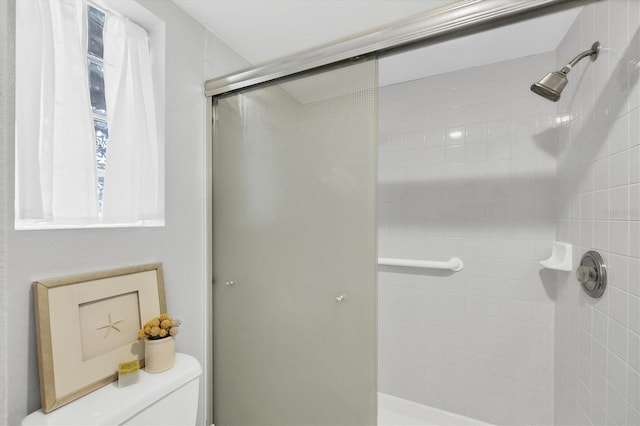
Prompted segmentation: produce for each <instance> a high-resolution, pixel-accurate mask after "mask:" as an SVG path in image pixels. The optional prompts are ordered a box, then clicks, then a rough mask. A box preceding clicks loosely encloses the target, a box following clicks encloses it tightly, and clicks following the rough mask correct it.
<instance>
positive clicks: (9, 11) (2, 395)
mask: <svg viewBox="0 0 640 426" xmlns="http://www.w3.org/2000/svg"><path fill="white" fill-rule="evenodd" d="M13 6H14V3H13V2H0V165H1V166H0V424H8V397H9V388H8V386H7V383H8V375H9V371H8V365H7V358H8V354H7V352H8V347H7V346H8V338H7V330H8V323H7V319H8V312H7V306H8V301H7V296H6V295H7V289H6V282H7V279H6V278H7V239H6V230H7V223H8V222H7V221H8V220H9V219H8V217H7V214H8V211H9V208H8V204H9V200H11V196H10V191H9V182H10V179H9V176H10V173H9V169H10V168H9V167H6V166H5V165H6V164H8V163H9V158H10V157H9V151H10V149H9V146H10V145H11V144H10V143H8V141H10V140H13V133H14V127H13V125H12V124H13V118H12V117H13V114H14V113H13V109H14V108H13V96H11V95H10V94H11V93H13V87H14V81H15V79H14V68H15V67H14V65H13V64H14V59H13V58H14V53H13V50H14V44H15V43H14V36H13V34H14V33H15V31H14V24H13V22H14V21H13V20H12V19H11V18H12V16H13V15H14V12H13V9H14V7H13Z"/></svg>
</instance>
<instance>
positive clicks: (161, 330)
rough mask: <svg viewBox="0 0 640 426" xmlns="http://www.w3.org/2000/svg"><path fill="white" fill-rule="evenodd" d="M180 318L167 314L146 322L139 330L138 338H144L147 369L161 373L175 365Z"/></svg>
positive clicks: (149, 371) (150, 371) (147, 370)
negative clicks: (176, 339) (176, 338)
mask: <svg viewBox="0 0 640 426" xmlns="http://www.w3.org/2000/svg"><path fill="white" fill-rule="evenodd" d="M179 327H180V320H178V319H175V318H171V317H170V316H169V315H167V314H160V316H159V317H156V318H153V319H152V320H150V321H148V322H147V323H145V325H144V326H143V327H142V328H141V329H140V331H138V339H144V357H145V371H146V372H147V373H160V372H162V371H165V370H168V369H169V368H171V367H173V364H174V363H175V360H176V343H175V340H174V339H173V336H175V335H176V334H178V330H179Z"/></svg>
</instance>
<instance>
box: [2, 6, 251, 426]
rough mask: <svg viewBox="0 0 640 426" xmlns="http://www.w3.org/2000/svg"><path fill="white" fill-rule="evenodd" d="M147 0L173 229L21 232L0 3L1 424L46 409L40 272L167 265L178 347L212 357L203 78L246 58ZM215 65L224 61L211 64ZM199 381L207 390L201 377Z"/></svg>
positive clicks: (9, 57) (7, 31)
mask: <svg viewBox="0 0 640 426" xmlns="http://www.w3.org/2000/svg"><path fill="white" fill-rule="evenodd" d="M140 3H141V4H142V5H143V6H145V7H146V8H147V9H149V10H150V11H151V12H153V13H154V14H156V15H157V16H159V17H160V18H161V19H162V20H164V21H165V23H166V77H165V78H166V80H165V81H166V120H165V123H166V129H165V131H166V148H165V153H166V163H165V170H166V216H165V217H166V226H164V227H162V228H127V229H90V230H49V231H21V232H16V231H14V230H13V213H12V211H13V168H14V166H13V137H14V136H13V116H14V111H13V105H14V99H13V96H14V95H13V76H14V65H13V64H14V56H13V52H12V50H13V45H14V38H15V28H14V26H15V24H14V22H15V20H14V13H15V1H2V2H0V47H1V48H2V50H1V51H0V58H1V59H2V61H1V65H0V85H1V86H0V88H1V89H2V90H0V138H1V139H0V173H2V177H1V178H0V203H1V204H2V205H1V208H0V225H1V226H2V229H0V232H1V233H2V235H1V236H2V240H1V242H0V280H1V281H0V304H2V305H1V309H0V315H1V316H0V334H1V335H0V424H19V423H20V420H21V419H22V418H23V417H24V416H26V415H27V414H28V413H30V412H32V411H34V410H37V409H38V408H39V407H40V399H39V398H40V395H39V394H40V392H39V381H38V365H37V351H36V339H35V326H34V312H33V299H32V295H31V282H32V281H34V280H36V279H42V278H52V277H57V276H63V275H69V274H76V273H83V272H90V271H96V270H105V269H111V268H118V267H122V266H128V265H136V264H144V263H148V262H163V264H164V272H165V286H166V294H167V305H168V308H169V310H170V312H171V313H172V314H173V315H175V316H177V317H179V318H180V319H182V321H183V327H182V331H181V334H180V335H179V336H178V338H177V349H178V350H179V351H181V352H185V353H189V354H191V355H193V356H195V357H196V358H198V359H199V360H200V362H201V363H202V364H203V365H204V364H205V362H204V361H205V352H206V350H207V349H206V348H205V345H206V335H205V305H206V298H205V288H206V287H205V286H206V285H207V282H206V280H205V265H206V264H207V257H206V253H207V252H206V250H207V247H206V241H205V235H206V232H205V219H206V218H205V200H206V195H205V176H206V174H205V159H206V157H205V118H204V117H205V98H204V96H203V83H204V80H205V79H206V78H210V77H213V75H211V74H207V75H205V72H211V73H213V72H216V71H220V70H221V69H225V67H226V69H228V70H229V71H233V70H232V69H230V67H231V66H232V65H233V66H235V65H238V64H241V63H242V62H243V61H242V59H241V58H239V57H238V56H237V55H236V54H235V53H234V52H233V51H231V50H230V49H229V48H228V47H226V46H224V45H223V44H222V43H220V42H219V41H217V40H215V37H213V36H212V35H211V34H208V33H207V31H206V30H205V29H204V28H203V27H202V26H201V25H200V24H198V23H197V22H196V21H195V20H193V19H192V18H191V17H189V16H187V15H186V14H185V13H184V12H182V10H181V9H179V8H178V7H176V6H175V5H174V4H173V3H172V2H170V1H167V0H164V1H156V0H141V1H140ZM212 64H220V65H216V66H217V67H218V68H216V69H213V68H212ZM222 64H224V65H222ZM229 64H232V65H229ZM5 88H8V90H6V91H5ZM5 342H7V344H6V345H5ZM201 383H202V390H204V380H203V381H202V382H201ZM9 389H10V390H11V392H9ZM204 398H205V395H204V392H201V400H200V407H199V413H198V422H199V424H204V423H205V419H204V407H205V404H204Z"/></svg>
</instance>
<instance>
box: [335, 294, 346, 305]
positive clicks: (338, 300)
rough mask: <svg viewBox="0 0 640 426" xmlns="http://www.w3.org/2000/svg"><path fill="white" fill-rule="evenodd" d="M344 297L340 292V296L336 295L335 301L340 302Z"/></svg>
mask: <svg viewBox="0 0 640 426" xmlns="http://www.w3.org/2000/svg"><path fill="white" fill-rule="evenodd" d="M346 298H347V295H346V294H341V295H340V296H338V297H336V303H342V301H343V300H344V299H346Z"/></svg>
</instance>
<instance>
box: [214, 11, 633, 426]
mask: <svg viewBox="0 0 640 426" xmlns="http://www.w3.org/2000/svg"><path fill="white" fill-rule="evenodd" d="M584 3H587V4H586V5H585V6H583V7H579V8H574V9H569V10H566V11H564V12H562V13H560V12H557V11H556V9H557V8H558V7H560V8H563V7H564V8H566V7H567V6H572V5H573V6H575V5H576V4H584ZM525 6H527V7H533V8H534V9H536V8H537V9H536V10H537V12H536V13H535V15H536V16H535V18H536V19H537V18H540V19H542V18H545V17H546V18H550V19H552V20H553V19H556V18H557V19H558V20H556V21H554V22H555V24H558V23H559V22H564V26H563V27H562V28H561V32H560V33H559V34H560V35H559V38H558V40H557V41H556V43H555V44H554V45H553V47H551V48H546V49H539V50H537V51H536V50H535V49H534V48H533V47H530V46H529V45H534V44H535V41H536V40H537V38H539V37H533V36H532V37H525V36H523V34H525V33H526V29H527V25H529V24H530V23H531V22H533V20H532V19H526V20H525V19H520V18H523V16H522V15H523V14H524V12H531V11H532V9H526V7H525ZM534 6H535V7H534ZM520 7H522V9H518V8H520ZM546 7H550V9H547V11H548V10H551V9H553V10H554V11H555V12H554V13H553V14H548V15H545V14H542V13H540V11H541V10H543V9H544V8H546ZM491 8H494V9H491ZM499 11H502V12H504V13H505V15H502V18H505V17H508V19H507V20H506V21H503V20H498V21H491V19H493V18H495V17H496V16H499V15H500V13H499ZM538 15H545V16H538ZM561 15H562V16H561ZM514 17H517V20H518V22H514V20H516V18H514ZM526 18H531V16H530V15H527V16H526ZM421 19H423V20H424V21H423V20H421ZM421 19H415V20H409V21H407V22H405V25H398V26H396V27H394V28H395V29H398V28H401V29H404V30H406V31H408V32H409V33H411V34H414V35H415V34H419V35H418V36H415V37H416V38H415V39H411V37H407V36H406V34H404V35H400V34H397V33H394V32H393V31H391V32H389V31H387V32H384V31H383V32H382V33H383V34H382V35H381V33H373V34H370V35H368V38H366V41H367V43H365V44H366V46H368V47H367V48H370V50H367V49H366V48H365V47H363V45H362V44H359V43H360V42H361V40H360V39H358V40H360V41H358V40H355V41H354V40H351V41H348V42H346V45H343V47H344V49H343V52H342V53H340V54H336V53H335V52H334V51H333V50H332V48H331V46H325V47H323V48H320V49H318V50H316V51H314V52H303V53H302V54H301V55H300V56H299V58H297V59H296V58H293V59H291V60H289V61H283V62H281V63H278V64H274V65H272V66H266V67H258V68H256V69H253V70H249V71H247V72H244V73H241V74H239V76H240V77H233V76H230V77H227V78H223V79H219V80H216V81H212V82H209V83H208V85H207V90H208V94H209V95H211V96H214V100H215V101H214V105H215V125H214V133H215V134H214V137H213V141H214V153H213V158H214V179H213V183H214V230H213V232H214V251H215V253H214V262H213V267H214V275H215V278H216V282H215V284H214V308H213V312H214V337H213V344H214V368H213V371H214V399H215V403H214V419H215V423H216V424H327V425H328V424H375V421H376V420H375V418H376V392H378V391H379V392H381V393H382V394H383V396H382V398H381V399H380V400H384V401H391V403H392V405H393V409H394V410H395V408H396V407H401V406H402V407H409V408H408V410H410V412H405V413H404V414H400V417H396V418H395V419H393V420H390V422H391V424H404V423H402V422H406V424H444V423H442V422H444V421H445V420H442V417H438V419H433V420H429V419H418V418H417V417H415V416H414V415H413V414H415V413H416V412H417V409H416V408H415V407H416V406H414V405H411V404H413V403H419V404H422V405H424V406H428V407H432V408H435V409H436V410H435V412H437V414H436V415H437V416H440V415H442V414H443V412H442V411H438V410H446V411H449V412H453V413H456V415H454V416H453V420H452V422H454V424H460V423H468V424H472V423H473V424H481V423H482V422H485V423H490V424H538V425H547V424H554V423H555V424H640V414H639V413H640V397H639V395H640V349H639V347H640V287H639V285H640V284H639V283H640V245H638V243H637V241H640V225H638V224H639V223H640V222H639V221H638V219H639V217H638V214H637V211H638V209H640V174H639V173H638V170H639V169H640V146H639V143H640V142H638V141H639V140H640V136H638V134H639V132H640V130H639V129H640V127H638V123H640V95H639V93H640V90H639V89H638V87H637V80H638V71H639V69H638V67H637V64H638V62H640V42H639V41H638V40H639V36H638V27H640V6H638V4H637V2H634V1H601V2H596V3H590V2H563V1H521V2H494V1H491V0H488V1H481V2H474V1H463V2H459V3H457V4H456V5H454V6H451V7H447V8H443V9H441V10H439V11H435V12H433V13H432V14H430V15H429V14H428V15H425V16H423V17H422V18H421ZM423 22H429V24H428V25H426V26H424V27H423V26H421V25H422V24H421V23H423ZM487 22H489V25H488V24H487ZM452 23H453V24H452ZM497 23H499V24H500V25H499V26H500V29H501V30H505V31H506V30H509V28H511V31H513V32H511V33H510V36H507V37H504V40H500V39H498V38H495V37H493V38H492V37H489V38H488V39H487V40H490V41H491V44H490V46H491V48H488V49H486V51H483V53H484V54H483V55H476V57H478V56H482V60H481V61H476V62H474V63H466V64H465V63H464V60H465V59H466V58H468V57H471V56H472V55H471V54H470V53H469V52H470V50H469V49H471V48H470V47H469V46H471V45H472V41H473V42H477V41H478V40H481V39H482V38H483V37H484V36H485V35H486V34H487V32H486V31H484V30H487V27H488V26H490V27H495V26H498V25H497ZM555 24H554V25H555ZM466 25H468V26H466ZM554 25H550V24H549V25H547V26H546V27H545V29H546V30H547V31H548V32H551V31H552V27H553V26H554ZM456 28H457V29H458V30H461V29H464V31H462V32H461V33H460V34H456V33H455V31H456ZM437 36H442V37H440V38H435V39H434V38H433V37H437ZM430 37H432V38H431V39H430ZM422 39H426V40H427V41H426V43H425V44H421V45H414V46H413V48H412V49H408V48H407V47H406V46H404V47H403V49H396V48H397V47H398V45H400V44H403V43H407V40H409V41H411V40H413V41H415V40H422ZM399 40H404V41H402V42H401V41H399ZM509 40H518V45H519V49H520V50H519V54H516V55H512V56H510V57H509V58H504V57H503V58H499V55H497V53H500V52H504V51H506V50H507V47H506V45H507V44H506V42H507V41H509ZM596 40H598V41H599V42H600V44H601V46H600V50H599V53H598V60H597V61H587V60H584V61H581V62H580V63H577V61H579V59H578V57H576V60H574V61H572V62H573V63H572V64H571V65H572V67H573V71H572V72H571V82H570V84H569V85H567V86H566V87H564V82H563V81H561V80H562V78H560V77H562V76H556V77H557V79H554V80H553V81H550V80H548V79H547V80H544V79H543V83H544V82H545V81H546V82H547V83H549V84H546V86H544V87H545V90H546V89H548V88H549V87H550V88H552V89H554V90H555V92H554V93H551V92H545V94H546V95H548V96H546V97H547V98H548V99H544V98H543V97H539V96H536V95H535V94H534V93H531V91H530V85H531V82H533V81H537V80H538V79H539V78H540V77H541V76H543V75H545V74H547V73H548V72H549V71H553V70H557V69H561V68H562V67H563V66H564V65H565V64H566V63H567V62H566V61H567V60H568V59H569V58H572V57H574V56H575V55H576V53H577V52H580V51H583V50H584V49H585V48H587V47H589V46H592V44H593V43H594V41H596ZM502 43H505V44H502ZM371 46H374V47H371ZM456 46H457V48H462V49H463V50H460V51H456V50H454V48H456ZM422 48H424V49H425V52H429V50H428V49H431V48H433V50H431V51H430V52H432V53H431V54H430V55H429V54H428V55H427V61H428V60H432V61H433V63H436V65H441V64H442V62H445V61H437V60H436V57H437V56H436V55H435V53H433V52H436V51H437V50H438V49H440V51H445V52H450V53H449V55H450V57H451V58H452V63H453V62H456V61H457V62H456V63H457V64H458V66H450V67H449V69H446V66H445V67H444V68H443V67H440V68H437V69H438V70H439V71H437V72H432V73H431V74H425V75H417V74H415V73H414V74H412V72H413V71H414V68H417V67H414V66H412V65H411V62H410V61H413V63H414V64H418V63H419V60H418V59H417V58H418V57H419V55H418V52H419V51H420V50H422ZM464 49H467V50H464ZM528 49H529V50H528ZM455 52H458V53H455ZM414 53H415V55H414V56H412V55H413V54H414ZM583 53H587V52H583ZM368 54H372V55H374V56H376V57H378V58H379V62H378V67H379V70H378V73H376V72H375V68H376V65H375V61H366V60H365V61H364V62H358V61H356V63H355V65H349V66H347V67H344V68H343V67H340V66H336V64H335V62H341V64H340V65H344V63H343V62H342V61H344V60H347V59H349V58H353V57H358V60H359V61H362V60H363V58H362V56H367V55H368ZM341 55H342V56H341ZM402 55H406V56H405V59H409V65H405V66H403V67H400V68H401V72H400V73H399V74H398V75H401V77H398V78H395V77H394V78H391V79H389V78H387V77H386V76H388V75H390V74H391V73H389V71H390V70H391V69H392V68H393V67H392V66H391V65H390V64H392V63H393V62H394V59H397V58H399V57H400V56H402ZM589 55H590V54H589ZM579 56H580V55H579ZM585 56H588V55H585ZM394 57H396V58H394ZM318 58H320V59H318ZM322 58H324V59H322ZM423 58H424V57H423ZM323 60H326V61H325V62H323ZM309 64H311V65H309ZM328 64H334V65H333V66H335V68H332V69H329V70H326V69H325V70H323V71H326V74H325V73H324V72H323V73H320V74H304V76H303V77H302V78H303V79H301V80H299V79H298V78H286V79H284V80H282V79H280V78H282V77H285V76H287V75H289V74H293V73H298V72H302V71H305V70H306V69H313V68H315V67H318V66H325V65H328ZM445 65H446V64H445ZM353 67H355V68H353ZM361 69H363V70H365V71H364V74H363V75H364V76H365V77H362V78H363V79H364V80H363V81H362V82H361V83H357V81H358V78H360V77H358V74H359V73H360V71H359V70H361ZM367 69H368V70H367ZM352 70H353V71H352ZM334 72H336V73H338V74H336V75H337V81H336V80H333V81H332V82H329V81H330V80H332V79H330V78H328V76H329V75H332V73H334ZM340 73H341V74H340ZM564 74H565V77H566V72H565V73H564ZM556 77H554V78H556ZM307 78H308V79H309V80H305V79H307ZM563 78H564V77H563ZM273 79H276V80H275V81H274V82H273V83H272V84H270V85H266V82H269V81H272V80H273ZM372 79H373V80H372ZM365 83H366V84H365ZM552 83H553V84H552ZM253 84H259V86H257V87H253V86H252V85H253ZM376 86H380V87H379V89H376V90H372V87H376ZM560 86H562V87H560ZM561 90H563V91H562V98H560V99H555V98H556V96H555V95H559V92H560V91H561ZM365 93H366V95H364V94H365ZM552 98H553V99H552ZM550 100H557V102H550ZM376 106H377V111H376ZM365 116H366V120H365ZM369 120H372V121H369ZM371 123H373V124H371ZM376 130H377V132H376ZM376 133H377V134H376ZM376 150H377V151H378V155H377V156H376V152H375V151H376ZM376 157H378V164H377V165H376V164H375V160H376ZM376 169H377V170H376ZM376 175H377V176H376ZM367 179H369V180H367ZM376 186H377V197H376V189H375V187H376ZM376 203H377V206H376ZM376 211H377V215H378V217H377V222H376ZM376 228H377V230H376ZM376 235H377V239H378V241H377V253H376V250H375V248H376V247H375V245H376ZM556 241H560V242H563V243H566V244H570V245H572V246H573V258H572V259H571V260H572V261H573V265H574V268H573V269H574V270H575V266H576V265H577V264H578V260H579V259H580V256H581V255H582V254H583V253H584V252H586V251H588V250H597V251H599V252H600V253H601V254H603V257H604V259H605V261H606V262H607V267H608V268H609V269H608V272H609V274H610V277H609V278H610V282H609V286H608V287H607V289H606V291H605V292H604V294H603V295H602V298H600V299H592V298H591V297H590V296H589V295H587V294H586V293H585V292H584V291H582V289H581V287H580V285H579V284H578V283H577V281H576V279H575V277H574V275H573V272H566V271H565V272H563V271H557V270H551V269H548V268H545V267H543V266H542V265H541V264H540V263H539V261H540V260H543V259H546V258H548V257H549V254H550V252H551V248H552V245H553V243H554V242H556ZM376 258H381V261H382V262H381V263H383V264H381V265H379V266H378V268H377V274H376V269H375V263H376ZM455 258H459V259H461V262H458V261H457V260H450V259H455ZM416 260H417V261H429V263H426V264H424V263H422V265H427V266H434V265H435V266H443V265H445V266H446V265H448V266H450V267H449V269H433V268H415V267H413V266H411V265H412V264H421V263H420V262H417V263H416V262H413V261H416ZM432 261H433V262H436V263H431V262H432ZM376 278H377V283H376ZM376 292H377V295H376ZM376 296H377V307H376V306H375V301H376ZM376 315H377V319H376ZM376 322H377V324H376ZM376 334H377V339H376ZM376 340H377V341H376ZM376 368H377V374H376ZM426 411H429V410H426ZM458 415H462V416H466V417H467V418H466V419H465V418H462V417H458ZM385 419H387V417H386V413H385V415H384V416H381V417H380V420H382V421H385ZM474 419H475V420H474ZM429 422H431V423H429Z"/></svg>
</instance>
